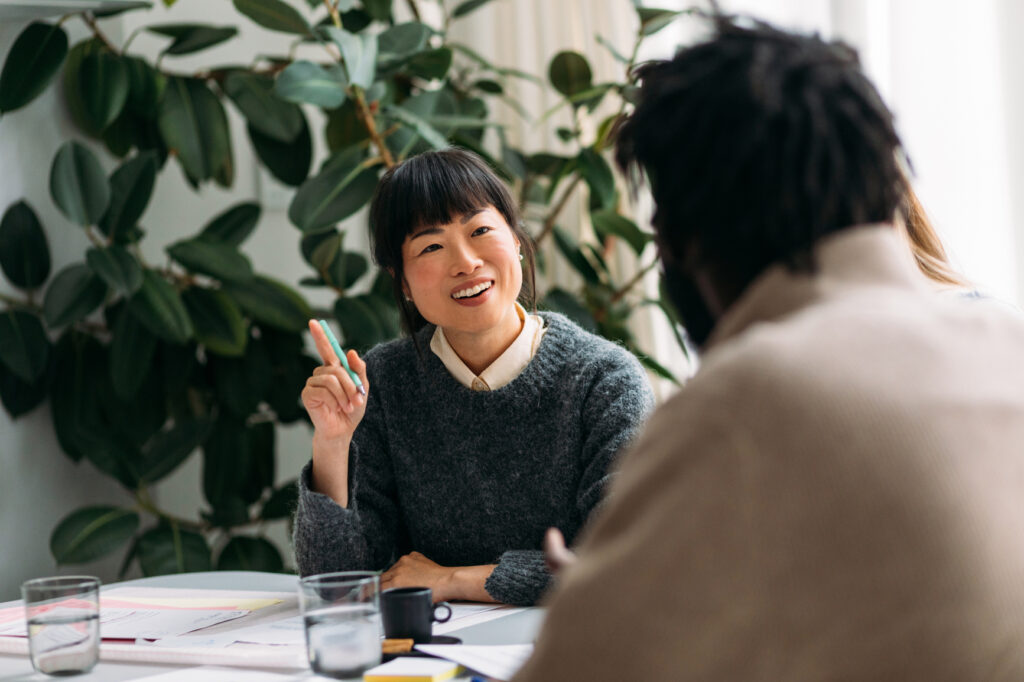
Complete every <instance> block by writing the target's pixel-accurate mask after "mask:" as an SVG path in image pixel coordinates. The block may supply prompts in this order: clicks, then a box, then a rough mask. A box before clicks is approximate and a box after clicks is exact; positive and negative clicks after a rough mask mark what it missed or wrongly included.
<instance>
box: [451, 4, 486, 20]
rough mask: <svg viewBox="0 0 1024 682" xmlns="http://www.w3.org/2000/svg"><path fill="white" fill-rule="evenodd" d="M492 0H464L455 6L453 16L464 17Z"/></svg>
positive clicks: (456, 17)
mask: <svg viewBox="0 0 1024 682" xmlns="http://www.w3.org/2000/svg"><path fill="white" fill-rule="evenodd" d="M490 1H491V0H463V1H462V2H460V3H459V4H458V5H456V7H455V11H454V12H452V17H453V18H455V19H458V18H459V17H464V16H466V15H467V14H469V13H470V12H472V11H473V10H475V9H477V8H478V7H482V6H483V5H486V4H487V3H488V2H490Z"/></svg>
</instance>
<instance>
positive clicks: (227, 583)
mask: <svg viewBox="0 0 1024 682" xmlns="http://www.w3.org/2000/svg"><path fill="white" fill-rule="evenodd" d="M297 582H298V578H297V577H296V576H294V575H282V574H279V573H257V572H254V571H210V572H206V573H184V574H181V575H168V576H160V577H156V578H142V579H140V580H129V581H126V582H122V583H116V584H114V585H109V586H105V587H104V589H108V588H112V587H127V586H130V587H184V588H194V589H204V588H205V589H215V590H259V591H267V592H295V590H296V584H297ZM543 616H544V613H543V610H542V609H539V608H537V609H529V610H526V611H521V612H519V613H514V614H510V615H508V616H504V617H502V618H498V619H495V620H491V621H488V622H486V623H480V624H479V625H471V626H469V627H466V628H463V629H461V630H456V631H454V632H452V633H451V634H452V635H454V636H456V637H458V638H460V639H461V640H462V641H463V643H464V644H526V643H529V642H532V641H533V640H534V638H535V637H536V635H537V631H538V630H539V629H540V624H541V621H542V619H543ZM174 669H175V668H174V667H173V666H166V665H157V664H138V663H122V662H117V661H102V660H101V661H100V662H99V663H98V664H97V665H96V667H95V668H93V669H92V671H91V672H90V673H88V674H86V675H77V676H75V677H71V678H63V679H69V680H75V681H76V682H77V681H78V680H81V681H82V682H98V681H100V680H102V681H103V682H121V681H122V680H136V679H139V678H140V677H148V676H150V675H157V674H159V673H163V672H168V671H170V670H174ZM273 672H279V673H283V672H285V671H280V670H275V671H273ZM245 677H246V670H245V669H243V668H239V669H238V679H239V680H245ZM308 677H309V679H310V680H323V679H326V678H321V677H316V676H314V675H313V674H312V673H309V674H308ZM56 679H62V678H56V677H49V676H47V675H43V674H41V673H37V672H35V671H34V670H33V669H32V664H31V663H30V662H29V660H28V657H27V656H10V655H4V654H0V682H30V681H31V682H42V681H43V680H56Z"/></svg>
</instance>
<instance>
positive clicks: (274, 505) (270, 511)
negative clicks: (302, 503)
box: [260, 481, 299, 521]
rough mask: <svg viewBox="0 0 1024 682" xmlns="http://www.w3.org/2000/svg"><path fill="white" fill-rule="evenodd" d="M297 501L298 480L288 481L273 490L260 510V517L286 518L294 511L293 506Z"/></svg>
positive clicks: (265, 518)
mask: <svg viewBox="0 0 1024 682" xmlns="http://www.w3.org/2000/svg"><path fill="white" fill-rule="evenodd" d="M298 503H299V485H298V481H290V482H288V483H286V484H284V485H282V486H281V487H280V488H278V489H277V490H275V491H274V492H273V493H272V494H271V495H270V498H269V499H268V500H267V502H266V504H264V505H263V511H261V512H260V518H261V519H263V520H264V521H274V520H277V519H287V518H291V516H292V515H293V514H294V513H295V507H296V506H297V505H298Z"/></svg>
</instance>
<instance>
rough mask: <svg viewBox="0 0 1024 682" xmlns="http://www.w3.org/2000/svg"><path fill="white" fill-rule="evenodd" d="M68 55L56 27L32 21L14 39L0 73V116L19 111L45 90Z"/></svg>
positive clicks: (64, 36) (64, 38)
mask: <svg viewBox="0 0 1024 682" xmlns="http://www.w3.org/2000/svg"><path fill="white" fill-rule="evenodd" d="M67 54H68V36H67V34H66V33H65V32H64V29H63V28H61V27H60V25H59V24H44V23H42V22H34V23H31V24H29V25H28V26H26V27H25V30H23V31H22V32H21V33H20V34H19V35H18V37H17V38H16V39H15V40H14V44H13V45H12V46H11V49H10V51H9V52H8V53H7V59H6V61H5V62H4V68H3V71H2V72H0V114H5V113H7V112H9V111H14V110H15V109H20V108H21V107H23V106H25V105H26V104H28V103H29V102H31V101H32V100H33V99H35V98H36V97H38V96H39V94H40V93H41V92H42V91H43V90H45V89H46V86H48V85H49V84H50V81H52V80H53V77H54V76H55V75H56V73H57V71H58V70H59V69H60V65H61V64H63V63H64V58H65V57H67Z"/></svg>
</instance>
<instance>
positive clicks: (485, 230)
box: [473, 226, 491, 237]
mask: <svg viewBox="0 0 1024 682" xmlns="http://www.w3.org/2000/svg"><path fill="white" fill-rule="evenodd" d="M490 231H491V228H489V227H487V226H484V227H478V228H476V229H475V230H473V236H474V237H478V236H480V235H482V234H487V233H488V232H490Z"/></svg>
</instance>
